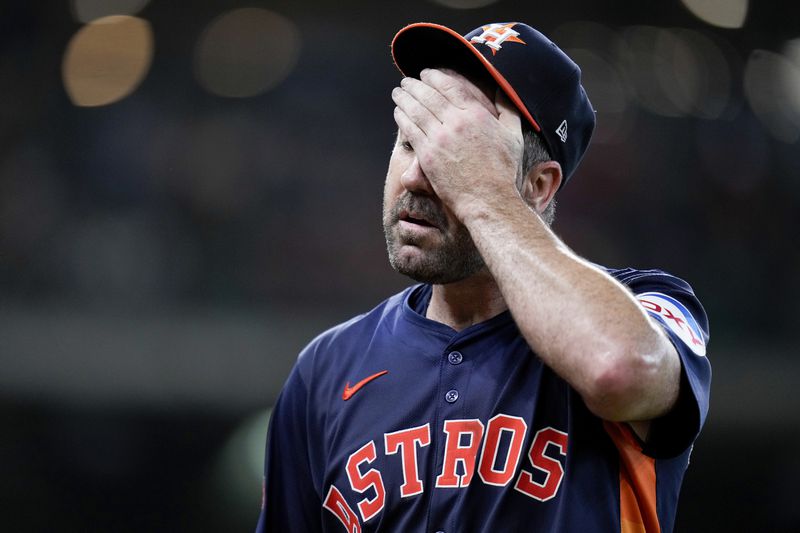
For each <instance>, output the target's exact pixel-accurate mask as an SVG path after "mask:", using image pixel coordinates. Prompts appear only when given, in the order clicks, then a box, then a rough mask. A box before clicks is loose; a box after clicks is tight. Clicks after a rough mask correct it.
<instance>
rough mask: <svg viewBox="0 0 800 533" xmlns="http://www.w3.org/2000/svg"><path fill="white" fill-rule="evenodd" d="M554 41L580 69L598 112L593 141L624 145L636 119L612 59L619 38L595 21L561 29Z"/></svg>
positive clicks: (626, 91) (567, 24)
mask: <svg viewBox="0 0 800 533" xmlns="http://www.w3.org/2000/svg"><path fill="white" fill-rule="evenodd" d="M552 38H553V41H554V42H556V43H557V44H558V45H559V46H560V47H561V48H562V49H564V51H566V52H567V54H569V55H570V57H572V58H573V59H574V60H575V62H576V63H578V64H579V65H580V67H581V74H582V82H583V85H584V87H586V92H587V93H588V95H589V99H590V100H591V102H592V106H593V107H594V109H595V111H596V112H597V128H596V130H595V132H594V135H593V136H592V142H593V143H601V144H602V143H612V142H617V143H619V142H624V141H625V139H626V137H627V135H628V133H629V131H630V128H631V126H632V124H633V117H632V114H631V113H630V105H629V103H630V98H629V95H628V89H627V87H626V86H625V83H624V80H623V77H622V74H621V73H620V70H619V68H618V67H617V66H616V65H615V64H614V59H613V58H614V52H613V51H614V50H616V49H617V48H618V47H619V46H620V43H619V42H620V37H619V35H618V34H617V33H616V32H614V31H613V30H611V29H610V28H608V27H607V26H603V25H602V24H598V23H596V22H589V21H576V22H568V23H566V24H564V25H562V26H560V27H558V28H557V29H556V30H555V31H553V32H552Z"/></svg>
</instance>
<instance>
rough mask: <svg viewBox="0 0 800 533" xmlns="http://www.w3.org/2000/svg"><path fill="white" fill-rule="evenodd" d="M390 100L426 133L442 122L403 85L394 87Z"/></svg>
mask: <svg viewBox="0 0 800 533" xmlns="http://www.w3.org/2000/svg"><path fill="white" fill-rule="evenodd" d="M392 100H393V101H394V103H395V104H396V105H397V108H396V109H398V110H400V111H402V112H403V115H404V116H405V117H406V118H408V119H409V120H410V121H411V122H413V123H414V125H415V126H417V128H418V129H420V130H421V131H422V132H424V133H426V134H427V133H430V132H431V131H432V130H433V128H434V127H436V126H437V125H440V124H441V123H442V122H441V120H439V118H438V117H436V115H434V114H433V113H432V112H431V111H430V109H428V108H427V107H425V106H424V105H423V104H422V103H421V102H420V101H419V100H417V98H415V97H414V95H412V94H411V93H410V92H408V91H406V90H405V89H404V88H403V87H395V88H394V89H393V90H392ZM395 114H396V113H395ZM398 125H399V124H398Z"/></svg>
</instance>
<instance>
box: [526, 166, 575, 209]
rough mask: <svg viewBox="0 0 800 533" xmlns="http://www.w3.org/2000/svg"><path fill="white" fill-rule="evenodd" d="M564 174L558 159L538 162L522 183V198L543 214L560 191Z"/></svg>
mask: <svg viewBox="0 0 800 533" xmlns="http://www.w3.org/2000/svg"><path fill="white" fill-rule="evenodd" d="M563 177H564V175H563V173H562V172H561V165H560V164H559V163H558V161H543V162H541V163H536V164H535V165H534V166H533V168H532V169H531V171H530V172H528V175H527V176H526V177H525V182H524V183H523V184H522V191H521V194H522V199H523V200H525V202H526V203H527V204H528V205H529V206H531V207H532V208H533V210H534V211H536V212H537V213H539V214H541V213H543V212H544V210H545V209H546V208H547V206H548V205H549V204H550V201H551V200H552V199H553V197H554V196H555V195H556V192H558V188H559V187H560V186H561V180H562V179H563Z"/></svg>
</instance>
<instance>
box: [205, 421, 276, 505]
mask: <svg viewBox="0 0 800 533" xmlns="http://www.w3.org/2000/svg"><path fill="white" fill-rule="evenodd" d="M271 414H272V410H271V409H266V410H264V411H261V412H258V413H256V414H253V415H250V416H249V417H248V418H246V419H245V420H244V421H243V422H242V423H241V424H240V425H239V427H238V428H237V429H236V430H235V431H234V432H233V433H232V434H231V436H230V438H229V439H228V442H227V443H226V444H225V447H224V448H223V449H222V451H221V453H220V455H219V458H218V461H217V465H216V469H215V473H214V479H215V481H216V483H215V484H216V487H217V490H216V492H217V495H218V498H219V499H220V501H222V502H224V504H225V505H226V506H228V507H233V508H235V509H236V511H237V512H239V513H247V512H251V511H252V509H253V508H254V507H255V506H254V505H253V504H254V503H257V502H254V501H253V500H254V495H258V494H259V492H260V490H259V488H260V487H261V482H262V480H263V478H264V442H265V437H266V435H267V427H268V426H269V419H270V415H271Z"/></svg>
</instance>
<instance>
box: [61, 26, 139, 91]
mask: <svg viewBox="0 0 800 533" xmlns="http://www.w3.org/2000/svg"><path fill="white" fill-rule="evenodd" d="M152 59H153V32H152V29H151V28H150V24H149V23H148V22H147V21H145V20H142V19H140V18H136V17H129V16H121V15H115V16H110V17H103V18H100V19H97V20H95V21H93V22H91V23H89V24H87V25H85V26H83V27H82V28H81V29H80V30H78V33H76V34H75V35H74V36H73V37H72V39H71V40H70V42H69V45H68V46H67V49H66V52H65V54H64V61H63V64H62V76H63V80H64V88H65V89H66V91H67V95H69V98H70V100H72V102H73V103H74V104H75V105H77V106H101V105H106V104H110V103H113V102H116V101H118V100H121V99H122V98H125V97H126V96H128V95H129V94H130V93H132V92H133V91H134V90H135V89H136V87H138V86H139V84H140V83H141V82H142V80H143V79H144V78H145V76H146V75H147V72H148V70H149V69H150V65H151V62H152Z"/></svg>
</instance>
